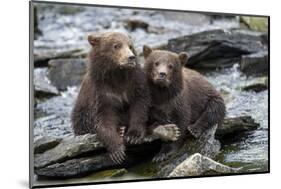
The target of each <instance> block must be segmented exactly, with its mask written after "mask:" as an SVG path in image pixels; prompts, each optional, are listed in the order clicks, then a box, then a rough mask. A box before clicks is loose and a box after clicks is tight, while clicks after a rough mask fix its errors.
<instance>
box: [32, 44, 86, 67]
mask: <svg viewBox="0 0 281 189" xmlns="http://www.w3.org/2000/svg"><path fill="white" fill-rule="evenodd" d="M86 56H87V50H86V49H70V50H63V51H59V50H53V49H39V48H38V49H34V67H46V66H48V62H49V60H51V59H60V58H85V57H86Z"/></svg>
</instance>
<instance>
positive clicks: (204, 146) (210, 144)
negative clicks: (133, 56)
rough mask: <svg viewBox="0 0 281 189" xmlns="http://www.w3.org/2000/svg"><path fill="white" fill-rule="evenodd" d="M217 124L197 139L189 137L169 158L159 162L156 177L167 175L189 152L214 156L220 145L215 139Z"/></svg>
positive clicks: (217, 152)
mask: <svg viewBox="0 0 281 189" xmlns="http://www.w3.org/2000/svg"><path fill="white" fill-rule="evenodd" d="M216 129H217V126H214V127H213V128H211V129H209V130H207V131H206V132H205V134H204V135H203V136H201V137H200V138H199V139H194V138H193V137H191V138H189V139H188V140H187V141H186V143H185V144H184V146H183V147H182V148H181V149H180V150H179V151H178V152H177V153H175V154H174V155H173V156H172V157H171V158H170V159H168V160H166V161H164V162H161V163H159V165H158V171H157V175H158V177H167V176H168V175H169V174H170V173H171V172H172V170H174V169H175V168H176V167H177V166H178V165H179V164H180V163H182V162H183V161H184V160H185V159H186V158H188V157H189V156H190V155H191V154H194V153H200V154H202V155H204V156H207V157H209V158H214V157H215V156H216V155H218V154H219V151H220V148H221V145H220V142H219V141H218V140H216V139H215V132H216Z"/></svg>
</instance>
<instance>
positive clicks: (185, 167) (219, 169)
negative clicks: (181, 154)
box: [168, 153, 240, 177]
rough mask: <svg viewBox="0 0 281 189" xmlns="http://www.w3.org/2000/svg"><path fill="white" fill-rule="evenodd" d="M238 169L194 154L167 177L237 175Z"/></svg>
mask: <svg viewBox="0 0 281 189" xmlns="http://www.w3.org/2000/svg"><path fill="white" fill-rule="evenodd" d="M239 170H240V169H237V168H231V167H228V166H226V165H223V164H221V163H218V162H216V161H214V160H212V159H210V158H208V157H206V156H203V155H201V154H199V153H195V154H193V155H191V156H190V157H188V158H187V159H186V160H184V161H183V162H182V163H180V164H179V165H178V166H177V167H176V168H175V169H174V170H173V171H172V172H171V173H170V174H169V175H168V177H184V176H202V175H206V174H208V175H210V174H222V173H238V172H239Z"/></svg>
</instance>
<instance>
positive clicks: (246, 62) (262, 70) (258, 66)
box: [240, 51, 269, 75]
mask: <svg viewBox="0 0 281 189" xmlns="http://www.w3.org/2000/svg"><path fill="white" fill-rule="evenodd" d="M268 63H269V62H268V51H261V52H258V53H254V54H250V55H243V56H242V58H241V60H240V69H241V71H242V72H243V73H245V74H246V75H268V66H269V65H268Z"/></svg>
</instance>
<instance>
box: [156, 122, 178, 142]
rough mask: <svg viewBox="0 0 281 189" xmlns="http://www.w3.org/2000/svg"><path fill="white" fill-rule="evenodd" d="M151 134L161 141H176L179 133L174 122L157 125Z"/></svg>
mask: <svg viewBox="0 0 281 189" xmlns="http://www.w3.org/2000/svg"><path fill="white" fill-rule="evenodd" d="M153 134H154V135H156V136H158V137H159V138H160V139H161V140H163V141H176V140H178V138H179V137H180V135H181V132H180V129H179V127H178V126H177V125H175V124H166V125H159V126H158V127H156V128H155V129H154V130H153Z"/></svg>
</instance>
